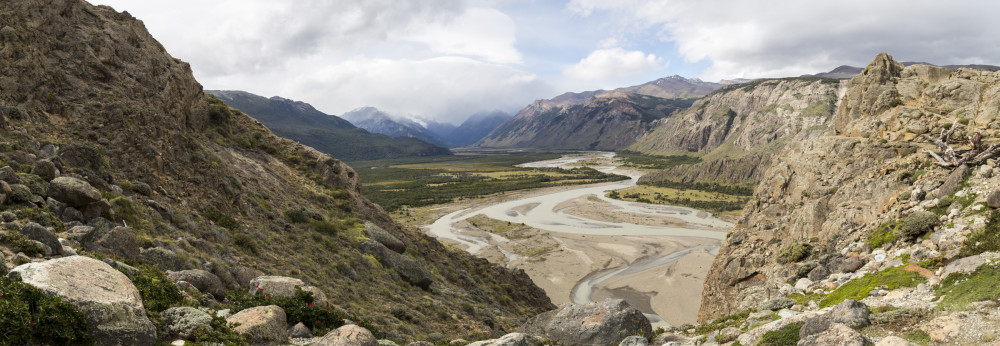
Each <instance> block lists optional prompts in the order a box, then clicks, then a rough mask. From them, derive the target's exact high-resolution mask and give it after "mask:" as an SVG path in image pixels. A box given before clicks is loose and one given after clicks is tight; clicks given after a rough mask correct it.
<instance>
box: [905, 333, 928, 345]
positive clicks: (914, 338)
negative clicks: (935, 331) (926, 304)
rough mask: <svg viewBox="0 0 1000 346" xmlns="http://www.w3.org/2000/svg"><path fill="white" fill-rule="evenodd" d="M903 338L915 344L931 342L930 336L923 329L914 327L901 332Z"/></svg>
mask: <svg viewBox="0 0 1000 346" xmlns="http://www.w3.org/2000/svg"><path fill="white" fill-rule="evenodd" d="M903 339H906V341H909V342H912V343H914V344H917V345H929V344H930V343H931V336H930V335H929V334H927V332H925V331H924V330H923V329H914V330H912V331H909V332H906V333H904V334H903Z"/></svg>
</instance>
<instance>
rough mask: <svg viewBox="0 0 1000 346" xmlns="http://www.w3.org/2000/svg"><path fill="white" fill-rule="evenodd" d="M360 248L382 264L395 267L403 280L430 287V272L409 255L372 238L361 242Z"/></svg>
mask: <svg viewBox="0 0 1000 346" xmlns="http://www.w3.org/2000/svg"><path fill="white" fill-rule="evenodd" d="M360 249H361V251H363V252H366V253H370V254H372V255H374V256H375V258H377V259H378V261H379V263H382V265H384V266H386V267H388V268H392V269H395V270H396V273H398V274H399V276H401V277H402V278H403V280H406V281H407V282H409V283H411V284H413V285H415V286H418V287H421V288H423V289H427V288H429V287H430V285H431V282H432V281H431V275H430V273H428V272H427V269H425V268H424V266H423V264H420V262H418V261H417V260H415V259H413V258H411V257H410V256H407V255H402V254H399V253H396V252H394V251H392V250H389V248H387V247H385V245H382V243H379V242H377V241H374V240H370V241H366V242H364V243H361V245H360Z"/></svg>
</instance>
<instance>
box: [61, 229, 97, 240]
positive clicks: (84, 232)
mask: <svg viewBox="0 0 1000 346" xmlns="http://www.w3.org/2000/svg"><path fill="white" fill-rule="evenodd" d="M94 230H95V229H94V227H90V226H73V227H70V228H69V230H67V231H66V239H67V240H69V241H72V242H75V243H77V244H82V243H83V241H84V239H87V238H88V237H90V236H91V233H93V232H94Z"/></svg>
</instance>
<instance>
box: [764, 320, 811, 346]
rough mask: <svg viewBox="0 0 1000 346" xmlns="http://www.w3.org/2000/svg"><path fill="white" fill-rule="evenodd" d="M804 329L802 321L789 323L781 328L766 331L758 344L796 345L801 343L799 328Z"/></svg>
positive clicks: (766, 345) (771, 345) (775, 345)
mask: <svg viewBox="0 0 1000 346" xmlns="http://www.w3.org/2000/svg"><path fill="white" fill-rule="evenodd" d="M800 329H802V323H801V322H800V323H789V324H787V325H785V326H784V327H781V329H777V330H772V331H769V332H767V333H764V335H763V336H761V337H760V341H759V342H757V345H760V346H794V345H797V344H798V343H799V330H800Z"/></svg>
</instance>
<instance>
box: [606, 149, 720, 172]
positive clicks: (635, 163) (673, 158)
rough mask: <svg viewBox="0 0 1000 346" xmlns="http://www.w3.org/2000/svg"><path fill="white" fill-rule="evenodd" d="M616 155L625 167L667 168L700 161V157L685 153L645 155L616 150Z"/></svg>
mask: <svg viewBox="0 0 1000 346" xmlns="http://www.w3.org/2000/svg"><path fill="white" fill-rule="evenodd" d="M615 156H616V157H618V158H620V159H622V161H624V162H623V163H622V165H623V166H625V167H635V168H643V169H667V168H670V167H675V166H680V165H690V164H695V163H699V162H701V159H700V158H697V157H693V156H686V155H669V156H660V155H647V154H643V153H640V152H636V151H631V150H622V151H618V152H617V153H616V155H615Z"/></svg>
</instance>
